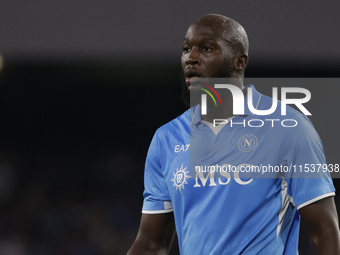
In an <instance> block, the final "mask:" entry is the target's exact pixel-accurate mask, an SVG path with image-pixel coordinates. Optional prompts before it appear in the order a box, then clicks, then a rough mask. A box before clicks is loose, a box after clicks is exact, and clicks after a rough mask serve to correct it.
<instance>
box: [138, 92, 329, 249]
mask: <svg viewBox="0 0 340 255" xmlns="http://www.w3.org/2000/svg"><path fill="white" fill-rule="evenodd" d="M251 88H252V89H253V102H254V105H255V104H256V106H257V109H258V110H261V109H263V110H267V109H269V108H270V107H271V105H272V100H271V98H269V97H267V96H264V95H261V94H260V93H258V92H257V91H256V90H255V89H254V88H253V87H252V86H251ZM246 100H247V99H246ZM282 117H283V116H281V115H280V107H279V108H278V111H276V112H275V113H273V114H272V115H271V116H255V115H253V114H252V113H251V112H250V111H249V109H248V107H247V106H246V107H245V115H242V116H235V117H234V118H233V119H232V120H231V121H229V122H228V124H227V125H225V126H224V127H223V128H222V129H221V130H220V131H219V132H218V133H217V134H215V133H214V132H213V130H212V129H211V128H210V127H209V126H208V125H206V124H205V123H203V122H202V121H201V115H200V107H199V106H196V107H193V108H191V109H189V110H188V111H186V112H185V113H183V114H182V115H181V116H179V117H178V118H176V119H174V120H173V121H171V122H169V123H167V124H166V125H164V126H162V127H161V128H159V129H158V130H157V131H156V133H155V135H154V137H153V139H152V142H151V145H150V148H149V151H148V155H147V159H146V165H145V180H144V181H145V191H144V204H143V211H142V212H143V213H146V214H157V213H167V212H172V211H173V213H174V217H175V223H176V230H177V235H178V242H179V248H180V253H181V254H184V255H191V254H202V255H208V254H216V255H221V254H228V255H230V254H250V255H254V254H265V255H268V254H288V255H292V254H298V251H297V250H298V236H299V223H300V215H299V213H298V209H300V208H302V207H304V206H306V205H308V204H310V203H313V202H315V201H317V200H320V199H322V198H325V197H329V196H334V195H335V193H334V191H335V189H334V186H333V183H332V180H331V178H330V177H329V174H328V173H327V172H326V173H324V171H322V169H323V168H322V167H323V166H325V165H326V160H325V155H324V152H323V147H322V143H321V141H320V138H319V136H318V134H317V133H316V131H315V129H314V127H313V126H312V124H311V123H310V121H309V120H308V118H306V117H305V116H304V115H302V114H300V113H299V112H297V111H296V110H294V109H292V108H290V107H288V109H287V116H285V117H284V119H290V121H286V122H283V124H282V119H283V118H282ZM254 119H255V121H254ZM268 119H275V120H276V121H273V120H272V121H268ZM278 119H279V120H280V121H277V120H278ZM260 120H262V122H263V123H264V125H262V122H261V121H260ZM292 120H295V121H296V122H294V121H292ZM249 121H250V122H249ZM237 123H238V124H237ZM249 123H250V125H249ZM296 123H297V125H296V126H295V127H288V126H294V125H295V124H296ZM260 125H262V126H261V127H255V126H260ZM193 143H195V144H194V145H193ZM306 164H308V167H310V166H312V165H314V167H315V165H316V166H320V167H321V168H319V171H318V172H317V173H315V172H314V173H313V177H314V178H303V177H304V176H302V175H301V174H300V173H299V172H300V170H303V171H306V169H305V168H304V167H305V166H306ZM211 166H215V167H216V169H215V170H216V171H211V169H212V168H210V171H209V167H211ZM217 166H220V167H221V168H223V167H224V168H225V169H229V170H227V171H219V172H217V170H221V169H217ZM302 166H303V168H301V167H302ZM271 167H272V168H271ZM275 167H276V168H275ZM250 169H255V171H257V170H258V171H259V172H257V173H256V174H255V175H252V174H249V171H250ZM275 169H276V170H279V171H278V172H275ZM282 169H283V170H282ZM308 169H310V168H308ZM284 170H285V171H287V172H285V171H284ZM247 171H248V172H247ZM266 171H267V172H268V171H272V175H266V174H264V173H266ZM269 177H270V178H269ZM274 177H276V178H274ZM308 177H311V176H308ZM315 177H318V178H315Z"/></svg>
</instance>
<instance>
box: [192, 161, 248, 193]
mask: <svg viewBox="0 0 340 255" xmlns="http://www.w3.org/2000/svg"><path fill="white" fill-rule="evenodd" d="M216 166H217V165H216ZM223 166H225V168H229V169H230V167H231V165H230V164H224V165H222V168H223ZM245 166H249V167H252V165H249V164H241V165H239V166H237V168H236V171H235V172H233V174H234V179H235V181H236V182H237V183H238V184H240V185H247V184H249V183H251V182H252V181H253V178H252V179H249V180H248V181H243V180H242V179H241V178H240V170H241V168H242V167H245ZM195 170H196V178H195V185H194V187H195V188H197V187H202V185H203V187H205V185H206V184H207V182H208V179H209V186H216V185H217V184H216V182H215V171H209V172H208V174H207V175H206V177H204V175H203V172H205V171H203V167H201V166H196V169H195ZM219 174H220V175H222V176H223V177H225V178H226V179H227V180H226V181H222V180H224V178H223V179H221V178H218V184H219V185H227V184H228V183H229V182H230V180H231V173H230V172H227V171H221V172H220V173H219ZM199 180H200V182H201V183H202V185H200V184H199Z"/></svg>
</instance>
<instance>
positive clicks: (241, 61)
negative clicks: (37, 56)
mask: <svg viewBox="0 0 340 255" xmlns="http://www.w3.org/2000/svg"><path fill="white" fill-rule="evenodd" d="M248 61H249V57H248V55H246V54H236V55H235V57H234V68H235V69H236V70H238V71H244V70H245V69H246V67H247V65H248Z"/></svg>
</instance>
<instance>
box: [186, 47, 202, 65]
mask: <svg viewBox="0 0 340 255" xmlns="http://www.w3.org/2000/svg"><path fill="white" fill-rule="evenodd" d="M185 63H186V64H187V65H194V64H201V57H200V53H199V50H198V49H195V48H193V49H192V50H191V51H190V52H189V53H188V54H187V57H186V59H185Z"/></svg>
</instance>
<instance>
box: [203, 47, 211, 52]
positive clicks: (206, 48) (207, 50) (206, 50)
mask: <svg viewBox="0 0 340 255" xmlns="http://www.w3.org/2000/svg"><path fill="white" fill-rule="evenodd" d="M202 50H203V51H204V52H211V51H212V50H213V48H212V47H209V46H205V47H203V48H202Z"/></svg>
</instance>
